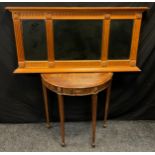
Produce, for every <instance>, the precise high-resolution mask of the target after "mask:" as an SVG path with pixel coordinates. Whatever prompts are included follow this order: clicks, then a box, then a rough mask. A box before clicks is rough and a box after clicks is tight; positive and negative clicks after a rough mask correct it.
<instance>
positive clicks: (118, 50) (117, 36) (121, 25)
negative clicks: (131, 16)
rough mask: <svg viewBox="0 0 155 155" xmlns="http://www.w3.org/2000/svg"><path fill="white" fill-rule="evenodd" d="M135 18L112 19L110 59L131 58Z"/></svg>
mask: <svg viewBox="0 0 155 155" xmlns="http://www.w3.org/2000/svg"><path fill="white" fill-rule="evenodd" d="M132 27H133V20H111V25H110V38H109V55H108V59H129V56H130V47H131V40H132Z"/></svg>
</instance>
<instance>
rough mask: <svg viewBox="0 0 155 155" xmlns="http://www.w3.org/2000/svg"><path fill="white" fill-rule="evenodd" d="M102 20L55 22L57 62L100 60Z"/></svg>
mask: <svg viewBox="0 0 155 155" xmlns="http://www.w3.org/2000/svg"><path fill="white" fill-rule="evenodd" d="M102 24H103V23H102V20H54V51H55V53H54V54H55V59H56V60H99V59H100V57H101V42H102Z"/></svg>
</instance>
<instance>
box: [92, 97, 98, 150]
mask: <svg viewBox="0 0 155 155" xmlns="http://www.w3.org/2000/svg"><path fill="white" fill-rule="evenodd" d="M96 115H97V94H93V95H92V147H95V137H96V117H97V116H96Z"/></svg>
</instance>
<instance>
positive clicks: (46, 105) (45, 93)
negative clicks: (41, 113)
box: [42, 82, 51, 128]
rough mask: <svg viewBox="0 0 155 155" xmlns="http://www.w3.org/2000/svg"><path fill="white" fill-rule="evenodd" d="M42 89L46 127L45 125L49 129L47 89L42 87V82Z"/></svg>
mask: <svg viewBox="0 0 155 155" xmlns="http://www.w3.org/2000/svg"><path fill="white" fill-rule="evenodd" d="M42 88H43V96H44V105H45V116H46V125H47V128H50V127H51V124H50V119H49V109H48V99H47V89H46V87H45V86H44V84H43V82H42Z"/></svg>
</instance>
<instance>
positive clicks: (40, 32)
mask: <svg viewBox="0 0 155 155" xmlns="http://www.w3.org/2000/svg"><path fill="white" fill-rule="evenodd" d="M22 26H23V44H24V53H25V59H26V60H34V61H35V60H47V45H46V29H45V22H44V20H23V21H22Z"/></svg>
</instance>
